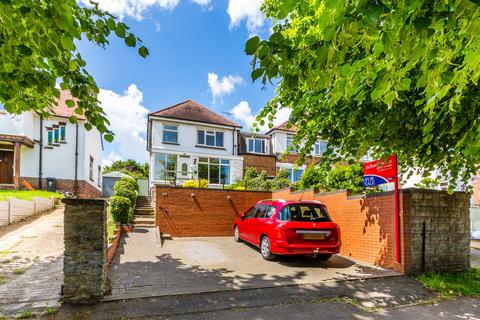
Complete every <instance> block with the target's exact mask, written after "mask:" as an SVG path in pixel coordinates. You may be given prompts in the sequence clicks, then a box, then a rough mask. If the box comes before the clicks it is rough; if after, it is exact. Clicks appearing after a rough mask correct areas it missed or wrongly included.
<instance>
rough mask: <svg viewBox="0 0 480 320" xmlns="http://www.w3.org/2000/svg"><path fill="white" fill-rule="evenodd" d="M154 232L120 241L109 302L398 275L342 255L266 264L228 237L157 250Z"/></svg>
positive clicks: (175, 242) (168, 245) (253, 251)
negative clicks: (323, 258)
mask: <svg viewBox="0 0 480 320" xmlns="http://www.w3.org/2000/svg"><path fill="white" fill-rule="evenodd" d="M155 231H156V229H155V228H136V229H135V232H133V233H130V234H128V235H127V236H125V237H124V238H123V239H122V244H121V247H120V248H119V251H118V252H117V255H116V257H115V259H114V262H113V264H112V266H111V269H110V277H111V280H112V294H111V295H110V296H107V298H106V299H107V300H115V299H125V298H135V297H148V296H162V295H171V294H185V293H198V292H213V291H223V290H236V289H251V288H263V287H273V286H280V285H291V284H309V283H319V282H332V281H339V280H348V279H360V278H372V277H380V276H390V275H396V273H395V272H393V271H390V270H385V269H382V268H377V267H374V266H371V265H368V264H364V263H359V262H355V261H353V260H350V259H347V258H345V257H342V256H334V257H332V258H331V259H330V260H328V261H325V262H323V261H319V260H317V259H314V258H310V257H278V258H277V259H276V260H274V261H265V260H263V259H262V257H261V256H260V254H259V252H258V250H257V249H256V248H254V247H252V246H250V245H248V244H246V243H236V242H234V241H233V238H232V237H209V238H176V239H174V240H167V241H165V243H164V245H163V247H160V245H159V240H158V238H157V236H156V232H155Z"/></svg>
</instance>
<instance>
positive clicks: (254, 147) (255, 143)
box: [247, 138, 267, 154]
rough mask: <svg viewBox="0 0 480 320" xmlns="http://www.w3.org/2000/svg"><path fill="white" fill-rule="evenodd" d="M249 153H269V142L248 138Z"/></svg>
mask: <svg viewBox="0 0 480 320" xmlns="http://www.w3.org/2000/svg"><path fill="white" fill-rule="evenodd" d="M247 151H248V152H249V153H261V154H265V153H267V141H266V140H265V139H257V138H247Z"/></svg>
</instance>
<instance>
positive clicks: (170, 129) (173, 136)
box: [163, 123, 178, 143]
mask: <svg viewBox="0 0 480 320" xmlns="http://www.w3.org/2000/svg"><path fill="white" fill-rule="evenodd" d="M163 142H167V143H178V126H177V125H173V124H165V123H164V124H163Z"/></svg>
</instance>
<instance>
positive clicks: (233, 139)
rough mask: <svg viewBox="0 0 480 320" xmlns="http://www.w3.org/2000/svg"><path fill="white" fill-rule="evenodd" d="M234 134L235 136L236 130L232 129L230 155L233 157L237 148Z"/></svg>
mask: <svg viewBox="0 0 480 320" xmlns="http://www.w3.org/2000/svg"><path fill="white" fill-rule="evenodd" d="M235 134H237V129H236V128H233V135H232V155H235V149H236V148H237V146H236V145H235Z"/></svg>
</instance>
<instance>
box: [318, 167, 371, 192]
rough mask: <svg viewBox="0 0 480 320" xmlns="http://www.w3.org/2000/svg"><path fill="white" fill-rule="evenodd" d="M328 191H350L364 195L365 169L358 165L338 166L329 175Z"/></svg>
mask: <svg viewBox="0 0 480 320" xmlns="http://www.w3.org/2000/svg"><path fill="white" fill-rule="evenodd" d="M326 189H327V190H329V191H335V190H343V189H350V190H352V192H353V193H363V192H365V188H364V186H363V168H362V166H360V165H358V164H351V165H349V164H342V163H339V164H336V165H334V166H333V167H332V168H331V170H330V171H328V175H327V185H326Z"/></svg>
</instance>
